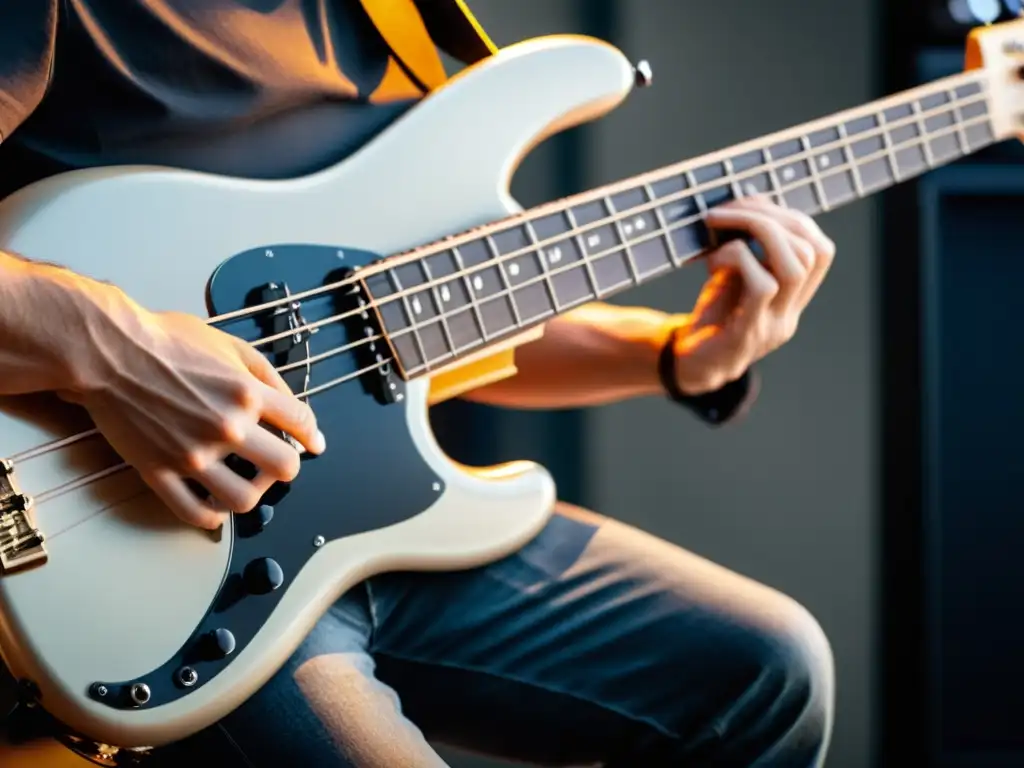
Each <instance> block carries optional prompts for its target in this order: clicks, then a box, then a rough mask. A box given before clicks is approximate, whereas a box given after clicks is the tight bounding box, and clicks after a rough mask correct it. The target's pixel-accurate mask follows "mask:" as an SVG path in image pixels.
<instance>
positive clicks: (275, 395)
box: [261, 389, 327, 454]
mask: <svg viewBox="0 0 1024 768" xmlns="http://www.w3.org/2000/svg"><path fill="white" fill-rule="evenodd" d="M261 418H262V419H263V421H265V422H267V423H268V424H270V425H271V426H272V427H276V428H277V429H279V430H281V431H282V432H284V433H285V434H287V435H291V436H292V437H293V438H295V439H296V440H298V441H299V443H300V444H301V445H302V446H303V447H304V448H305V449H306V450H307V451H310V452H311V453H317V454H319V453H323V452H324V450H326V448H327V440H326V438H325V437H324V435H323V433H322V432H321V431H320V429H319V428H318V427H317V423H316V415H315V414H314V413H313V409H312V408H310V407H309V406H308V405H307V404H306V403H304V402H302V401H301V400H299V399H298V398H297V397H295V396H294V395H292V394H290V393H289V394H287V395H286V394H284V393H283V392H278V391H277V390H275V389H267V390H266V392H265V397H264V400H263V413H262V416H261Z"/></svg>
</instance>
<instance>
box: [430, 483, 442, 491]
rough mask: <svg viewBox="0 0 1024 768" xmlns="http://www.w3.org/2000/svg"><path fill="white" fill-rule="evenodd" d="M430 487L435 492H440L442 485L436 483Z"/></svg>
mask: <svg viewBox="0 0 1024 768" xmlns="http://www.w3.org/2000/svg"><path fill="white" fill-rule="evenodd" d="M430 487H431V488H433V489H434V490H435V491H440V490H441V484H440V483H434V484H433V485H432V486H430Z"/></svg>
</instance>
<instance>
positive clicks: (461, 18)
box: [360, 0, 498, 93]
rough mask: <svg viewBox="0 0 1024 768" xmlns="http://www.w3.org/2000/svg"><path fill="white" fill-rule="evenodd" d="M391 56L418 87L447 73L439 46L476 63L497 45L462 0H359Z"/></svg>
mask: <svg viewBox="0 0 1024 768" xmlns="http://www.w3.org/2000/svg"><path fill="white" fill-rule="evenodd" d="M360 2H361V3H362V6H363V9H364V10H365V11H366V14H367V15H368V16H369V17H370V19H371V20H372V21H373V24H374V26H375V27H376V28H377V31H378V32H379V33H380V35H381V37H383V38H384V41H385V42H386V43H387V45H388V47H389V48H390V49H391V53H392V55H393V56H394V58H395V59H396V60H397V61H398V62H399V63H400V65H401V67H402V69H403V70H405V73H406V74H407V75H408V76H409V78H410V79H411V80H413V81H414V84H415V85H416V86H417V87H418V89H419V90H420V91H421V92H423V93H429V92H430V91H433V90H434V89H436V88H438V87H440V86H441V85H443V84H444V83H445V81H446V80H447V79H448V78H447V75H446V74H445V70H444V65H443V63H442V62H441V56H440V53H439V51H444V52H445V53H447V54H448V55H450V56H453V57H454V58H456V59H458V60H459V61H461V62H462V63H464V64H475V63H476V62H478V61H481V60H483V59H485V58H487V57H488V56H490V55H492V54H493V53H496V52H497V50H498V48H497V46H496V45H495V44H494V43H493V42H492V41H491V39H490V37H488V36H487V33H486V32H484V30H483V27H481V26H480V23H479V22H478V21H477V20H476V17H474V16H473V13H472V12H471V11H470V10H469V8H468V7H467V6H466V3H465V2H464V1H463V0H360Z"/></svg>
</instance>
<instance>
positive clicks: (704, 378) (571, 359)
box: [467, 199, 834, 420]
mask: <svg viewBox="0 0 1024 768" xmlns="http://www.w3.org/2000/svg"><path fill="white" fill-rule="evenodd" d="M708 223H709V225H710V226H712V227H714V228H718V229H720V230H728V231H730V232H738V233H740V234H742V235H745V236H746V238H747V239H751V240H755V241H757V242H759V243H760V244H761V245H762V247H763V248H764V252H765V255H764V259H763V260H759V259H758V258H757V257H755V255H754V253H753V252H752V251H751V249H750V248H749V247H748V245H747V244H746V242H745V240H743V239H733V240H730V241H729V242H728V243H727V244H725V245H723V246H722V247H720V248H717V249H716V250H713V251H711V252H710V253H709V254H708V255H707V257H706V263H707V266H708V270H709V272H710V276H709V278H708V280H707V282H706V283H705V286H704V289H703V291H702V292H701V295H700V298H699V299H698V301H697V305H696V307H695V308H694V310H693V311H692V312H690V313H688V314H681V315H668V314H665V313H663V312H657V311H655V310H651V309H643V308H637V307H618V306H613V305H609V304H591V305H587V306H584V307H581V308H579V309H578V310H575V311H573V312H570V313H568V314H566V315H564V316H562V317H560V318H558V319H557V320H554V321H552V322H551V323H549V324H548V327H547V331H546V333H545V335H544V336H543V337H542V338H541V339H539V340H538V341H535V342H533V343H531V344H527V345H525V346H523V347H521V348H520V349H518V350H517V351H516V365H517V367H518V369H519V373H518V375H516V376H514V377H512V378H510V379H506V380H504V381H499V382H496V383H494V384H491V385H489V386H487V387H482V388H481V389H479V390H476V391H474V392H471V393H469V395H468V396H467V399H472V400H476V401H477V402H483V403H488V404H491V405H499V406H504V407H509V408H577V407H583V406H589V405H598V404H603V403H611V402H616V401H620V400H625V399H628V398H633V397H642V396H645V395H659V394H665V392H666V384H665V383H664V382H663V381H662V378H661V377H660V376H659V362H660V356H661V353H662V350H663V349H664V348H665V345H666V343H667V342H669V341H670V340H671V344H672V348H671V349H670V354H671V355H672V356H673V357H674V360H673V359H670V360H669V363H670V370H669V375H668V377H667V378H668V386H669V387H670V388H672V389H675V390H676V394H677V395H683V396H685V397H687V398H688V400H689V401H690V403H691V404H692V405H694V407H696V408H697V410H702V409H704V408H705V407H706V408H708V409H709V411H708V412H709V414H710V412H711V411H717V410H719V404H728V406H727V407H730V408H732V407H741V406H742V405H745V404H746V403H745V402H740V401H739V400H738V399H737V397H736V395H737V392H736V390H735V387H733V386H732V385H733V384H734V383H736V382H740V381H741V380H742V379H744V374H745V373H746V372H747V371H748V370H749V369H750V367H751V366H752V365H753V364H754V363H755V362H757V361H758V360H760V359H761V358H763V357H764V356H765V355H767V354H769V353H770V352H772V351H773V350H775V349H776V348H778V347H779V346H781V345H782V344H784V343H786V342H787V341H789V339H790V338H792V336H793V334H794V333H795V331H796V327H797V323H798V320H799V318H800V314H801V313H802V312H803V310H804V308H805V307H806V306H807V304H808V302H810V300H811V299H812V298H813V296H814V294H815V292H816V291H817V289H818V287H819V286H820V285H821V282H822V281H823V280H824V278H825V274H826V272H827V271H828V268H829V266H830V265H831V263H832V258H833V255H834V245H833V244H832V242H831V240H829V239H828V238H827V237H826V236H825V235H824V234H823V233H822V232H821V230H820V229H819V228H818V227H817V225H816V224H815V223H814V222H813V221H812V220H811V219H810V218H809V217H807V216H804V215H803V214H800V213H797V212H795V211H791V210H785V209H782V208H780V207H778V206H775V205H773V204H771V203H768V202H766V201H764V200H759V199H749V200H743V201H739V202H735V203H732V204H729V205H726V206H723V207H721V208H719V209H716V211H714V212H712V213H711V214H710V215H709V218H708ZM719 394H721V397H718V395H719ZM740 394H741V395H742V396H743V397H746V393H745V392H742V393H740ZM698 398H699V399H700V400H698ZM717 401H721V403H719V402H717ZM713 420H716V419H713Z"/></svg>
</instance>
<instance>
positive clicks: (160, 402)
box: [0, 254, 326, 528]
mask: <svg viewBox="0 0 1024 768" xmlns="http://www.w3.org/2000/svg"><path fill="white" fill-rule="evenodd" d="M0 370H2V373H3V375H2V376H0V394H2V395H16V394H27V393H32V392H43V391H55V392H57V393H58V394H60V396H61V397H63V398H64V399H65V400H68V401H70V402H74V403H77V404H79V405H81V406H83V407H84V408H85V409H86V410H87V411H88V412H89V415H90V416H91V417H92V419H93V421H94V422H95V424H96V426H97V427H98V428H99V429H100V431H101V432H102V433H103V436H104V437H105V438H106V439H107V440H108V441H109V442H110V444H111V445H112V446H113V447H114V449H115V450H117V452H118V453H119V454H120V455H121V457H122V458H124V459H125V460H126V461H127V462H129V463H130V464H132V466H134V467H135V468H136V469H138V470H139V473H140V474H141V475H142V478H143V479H144V480H145V481H146V483H147V484H148V485H149V486H150V487H151V488H152V489H153V491H154V492H156V494H157V495H158V496H160V498H161V499H162V500H163V501H164V502H165V503H166V504H167V505H168V506H169V507H170V508H171V509H172V510H173V511H174V512H175V513H176V514H177V515H178V516H179V517H181V518H182V519H183V520H185V521H186V522H189V523H192V524H194V525H198V526H201V527H205V528H216V527H218V526H219V525H220V524H221V523H222V522H223V518H224V515H225V514H226V513H227V512H228V511H229V510H230V511H236V512H246V511H249V510H251V509H252V508H253V507H254V506H255V505H256V504H257V503H258V501H259V499H260V497H261V496H262V495H263V494H264V493H265V492H266V491H267V490H268V489H269V488H270V486H271V485H272V484H273V483H274V482H275V481H278V480H281V481H286V482H287V481H290V480H292V479H294V478H295V476H296V475H297V474H298V471H299V455H298V453H297V452H296V451H295V450H294V449H293V448H292V447H291V446H290V445H289V444H288V443H286V442H285V441H284V440H282V439H281V438H280V437H278V436H276V435H274V434H273V433H271V432H269V431H268V430H266V429H264V428H263V427H262V426H261V425H260V424H261V422H262V423H266V424H269V425H270V426H272V427H275V428H276V429H278V430H281V431H282V432H285V433H287V434H289V435H291V436H292V437H294V438H295V439H296V440H297V441H298V442H299V443H301V444H302V445H303V446H304V447H305V448H306V449H307V450H309V451H311V452H313V453H320V452H322V451H323V450H324V448H325V447H326V446H325V442H324V438H323V435H322V434H320V432H319V430H318V429H317V425H316V418H315V417H314V415H313V412H312V410H310V408H309V406H307V405H306V404H304V403H302V402H300V401H299V400H298V399H296V398H295V397H294V395H293V394H292V393H291V391H290V390H289V389H288V385H287V384H286V383H285V382H284V380H283V379H282V378H281V377H280V375H278V373H277V372H276V371H275V370H274V368H273V366H272V365H271V364H270V363H269V362H268V361H267V360H266V358H264V357H263V356H262V355H261V354H259V353H257V352H256V351H255V350H254V349H252V348H251V347H250V346H249V345H248V344H246V343H244V342H242V341H240V340H238V339H236V338H234V337H232V336H229V335H227V334H225V333H222V332H221V331H218V330H216V329H214V328H212V327H210V326H209V325H207V324H206V323H205V322H203V321H202V320H200V319H199V318H196V317H191V316H189V315H181V314H177V313H152V312H148V311H146V310H145V309H143V308H142V307H140V306H139V305H137V304H136V303H135V302H133V301H132V300H131V299H130V298H128V297H127V296H125V295H124V294H123V293H122V292H121V291H120V290H119V289H117V288H116V287H114V286H110V285H106V284H103V283H99V282H96V281H93V280H89V279H87V278H84V277H81V276H78V275H75V274H73V273H71V272H69V271H67V270H63V269H61V268H59V267H52V266H47V265H43V264H35V263H32V262H30V261H25V260H22V259H19V258H15V257H13V256H10V255H4V254H0ZM230 454H236V455H238V456H239V457H241V458H243V459H245V460H247V461H249V462H251V463H252V464H253V465H254V466H255V467H256V468H257V470H258V472H259V474H258V475H257V477H256V478H255V479H253V480H251V481H250V480H247V479H245V478H243V477H242V476H241V475H239V474H237V473H235V472H234V471H233V470H231V469H230V468H229V467H228V465H227V464H225V463H224V461H223V459H224V458H225V457H227V456H228V455H230ZM186 480H194V481H196V482H198V483H199V484H200V485H202V486H203V487H204V488H205V489H206V490H207V491H208V492H209V494H210V496H209V498H208V499H199V498H198V497H197V496H196V495H195V494H194V493H193V492H192V491H191V490H190V488H189V487H188V484H187V483H186Z"/></svg>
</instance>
